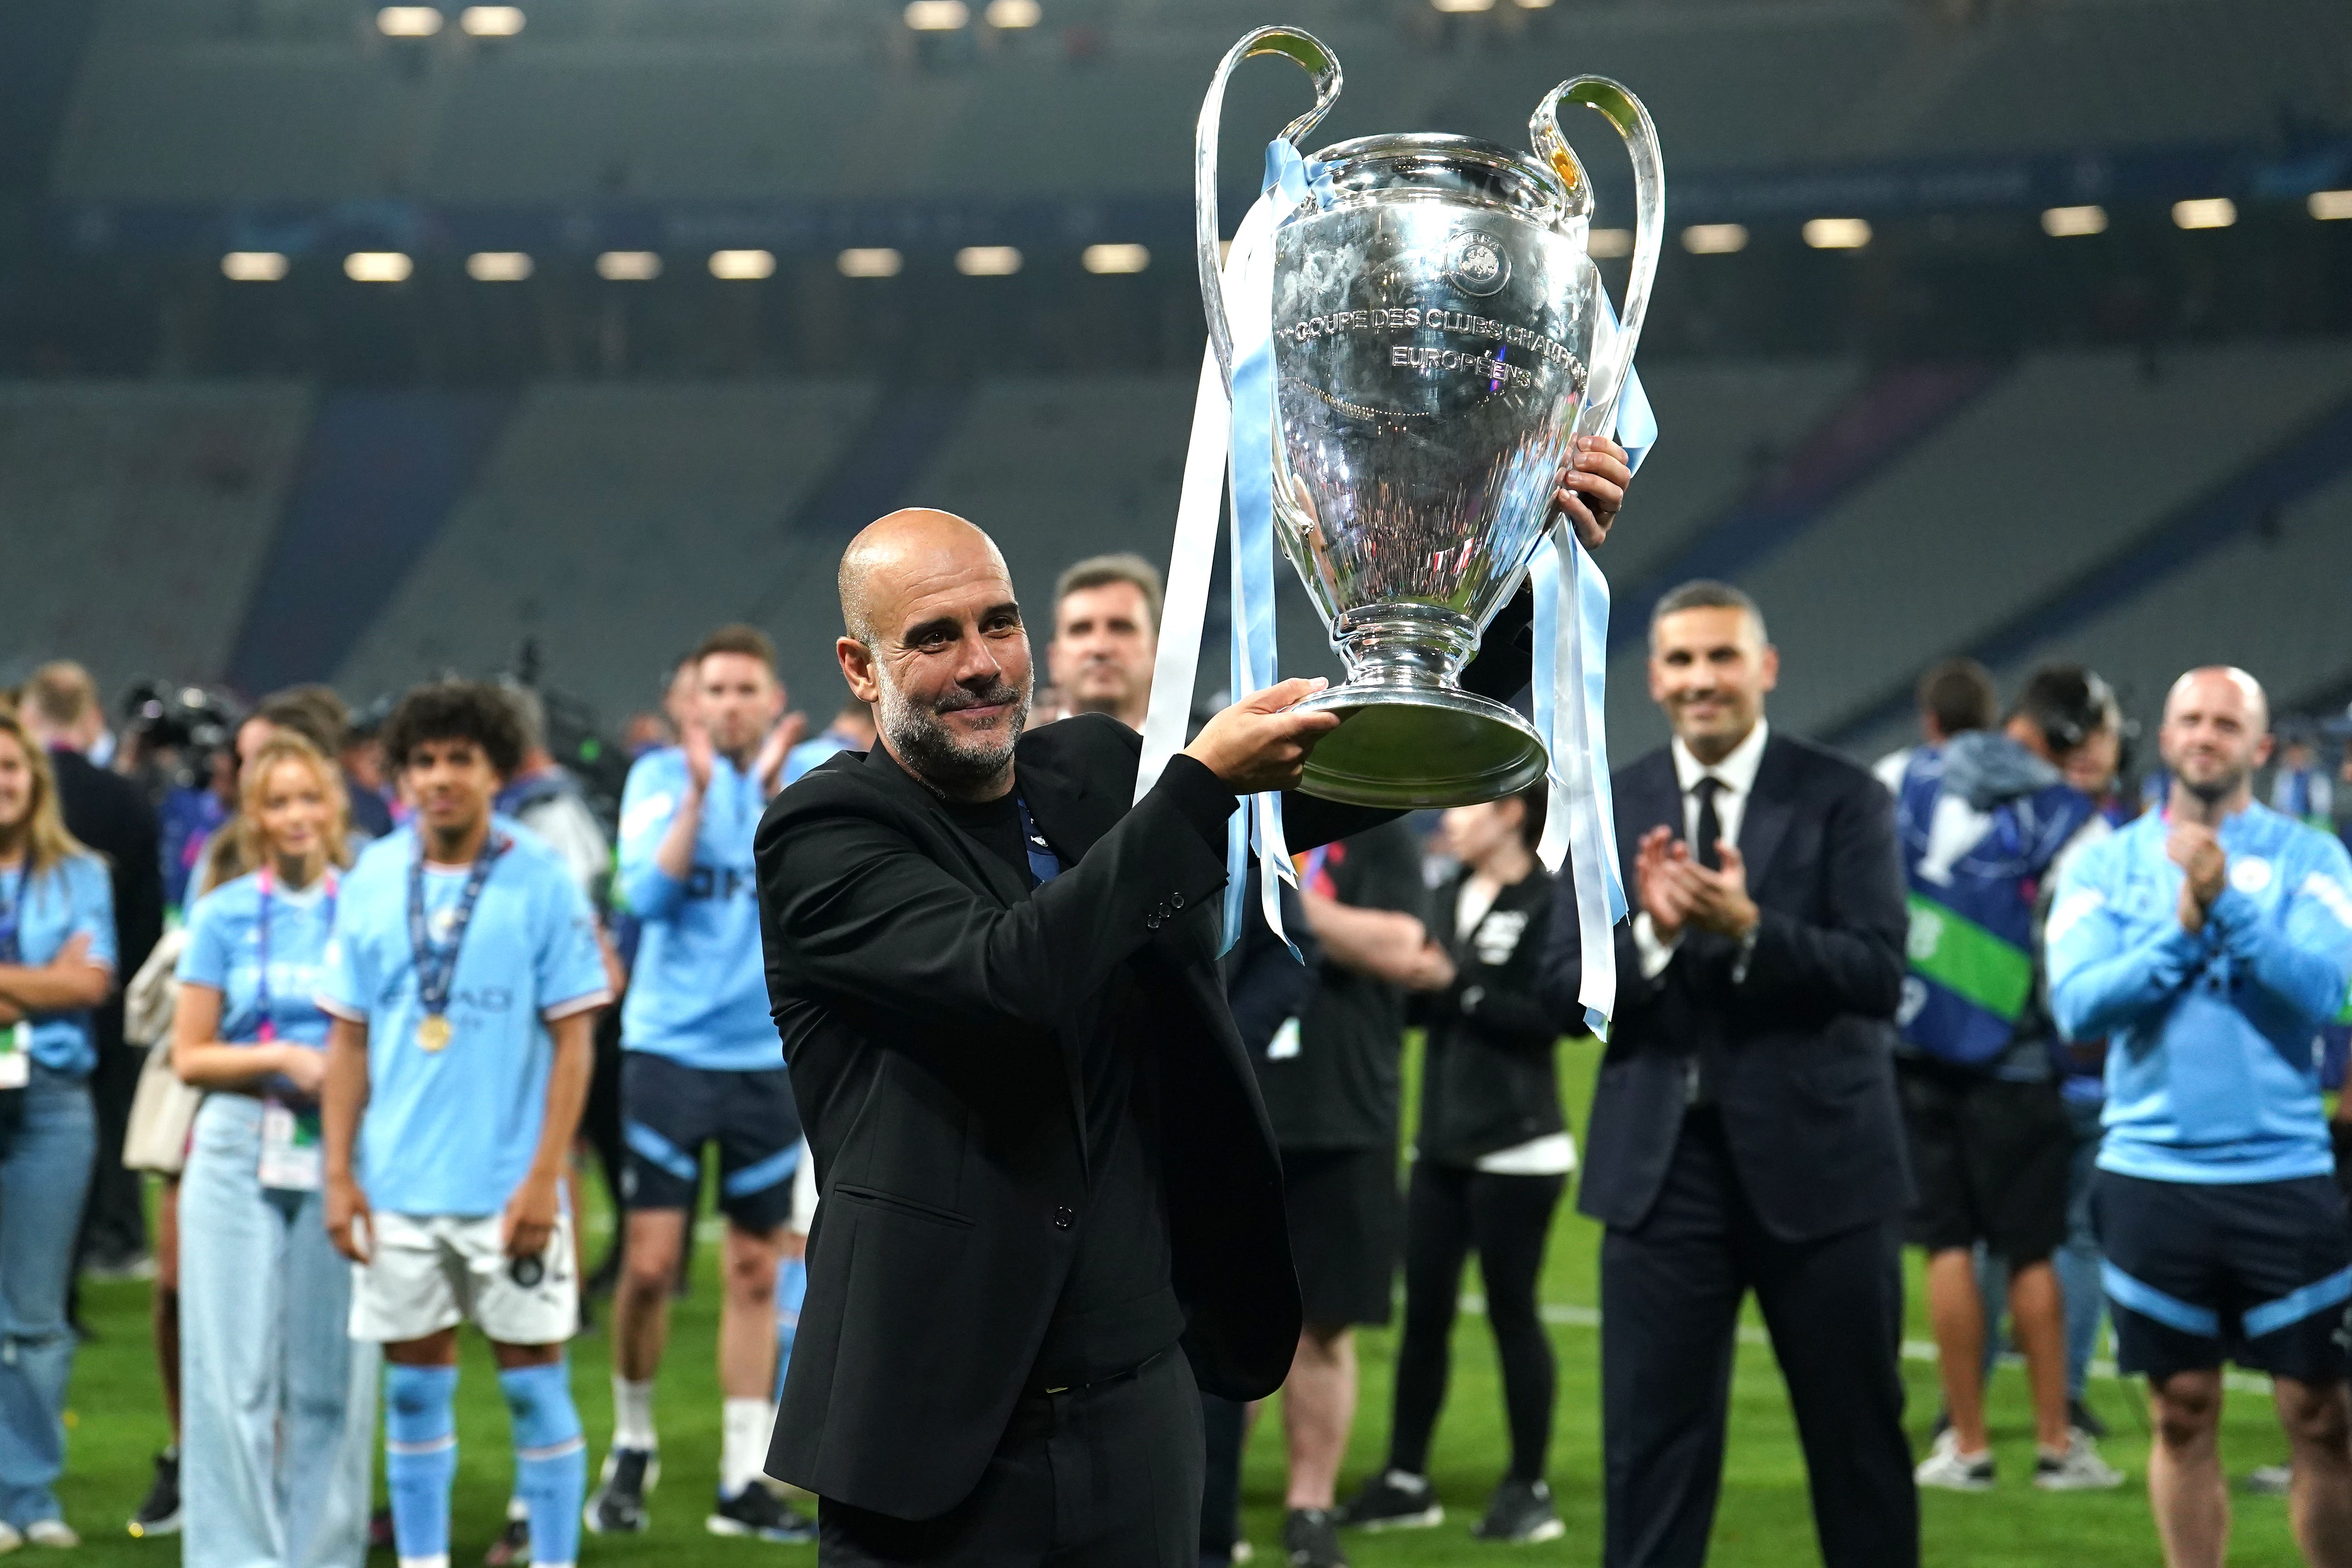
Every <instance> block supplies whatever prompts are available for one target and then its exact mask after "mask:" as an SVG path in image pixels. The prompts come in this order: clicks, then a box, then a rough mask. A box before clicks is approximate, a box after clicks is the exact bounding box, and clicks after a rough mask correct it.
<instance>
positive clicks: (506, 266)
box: [466, 250, 530, 283]
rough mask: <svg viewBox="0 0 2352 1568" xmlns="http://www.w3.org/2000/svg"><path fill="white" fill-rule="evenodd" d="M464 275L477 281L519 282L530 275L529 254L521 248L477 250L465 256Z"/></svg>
mask: <svg viewBox="0 0 2352 1568" xmlns="http://www.w3.org/2000/svg"><path fill="white" fill-rule="evenodd" d="M466 276H467V277H468V278H470V279H473V280H474V281H475V282H477V283H520V282H521V281H522V280H523V279H526V278H529V277H530V253H529V252H527V251H521V250H478V251H476V252H474V254H473V255H471V256H468V257H467V258H466Z"/></svg>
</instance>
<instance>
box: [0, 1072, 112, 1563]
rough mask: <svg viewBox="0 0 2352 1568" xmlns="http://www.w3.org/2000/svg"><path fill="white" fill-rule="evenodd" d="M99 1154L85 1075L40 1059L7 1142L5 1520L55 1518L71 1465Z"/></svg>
mask: <svg viewBox="0 0 2352 1568" xmlns="http://www.w3.org/2000/svg"><path fill="white" fill-rule="evenodd" d="M97 1152H98V1121H97V1117H96V1116H95V1114H94V1113H93V1112H92V1111H91V1110H90V1105H89V1088H88V1087H87V1085H86V1084H85V1082H84V1080H83V1079H82V1078H81V1077H79V1076H78V1075H74V1074H69V1073H61V1072H58V1071H55V1070H53V1069H51V1068H45V1067H43V1066H41V1065H40V1064H39V1063H38V1062H35V1063H34V1064H33V1079H32V1082H31V1083H29V1084H28V1085H26V1089H25V1101H24V1120H23V1121H22V1122H20V1123H19V1124H18V1125H17V1127H16V1131H14V1132H12V1133H10V1134H8V1135H6V1137H5V1141H0V1520H5V1521H6V1522H7V1523H9V1524H11V1525H14V1526H16V1528H17V1529H20V1530H21V1529H23V1528H24V1527H25V1526H26V1525H28V1524H33V1523H36V1522H37V1521H41V1520H45V1519H56V1518H58V1494H57V1493H56V1492H55V1491H53V1490H51V1489H50V1485H51V1483H52V1482H54V1481H55V1480H56V1479H58V1471H60V1470H62V1469H63V1468H65V1460H66V1433H65V1407H66V1383H67V1380H68V1379H69V1378H70V1377H71V1376H72V1375H73V1358H74V1332H73V1329H72V1327H71V1325H69V1324H68V1322H67V1321H66V1287H67V1285H68V1283H69V1282H70V1281H71V1279H72V1278H73V1252H74V1232H75V1231H76V1230H77V1229H79V1226H80V1225H81V1207H82V1199H83V1198H84V1196H85V1195H86V1194H88V1193H89V1171H90V1164H91V1163H92V1161H93V1160H94V1159H95V1158H96V1157H97Z"/></svg>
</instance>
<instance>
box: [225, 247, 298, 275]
mask: <svg viewBox="0 0 2352 1568" xmlns="http://www.w3.org/2000/svg"><path fill="white" fill-rule="evenodd" d="M221 276H222V277H224V278H226V279H228V280H229V281H230V282H232V283H275V282H277V281H278V279H280V278H283V277H285V276H286V258H285V257H284V256H283V255H281V254H279V253H278V252H277V251H275V250H232V251H230V252H229V253H228V254H227V255H226V256H224V257H222V258H221Z"/></svg>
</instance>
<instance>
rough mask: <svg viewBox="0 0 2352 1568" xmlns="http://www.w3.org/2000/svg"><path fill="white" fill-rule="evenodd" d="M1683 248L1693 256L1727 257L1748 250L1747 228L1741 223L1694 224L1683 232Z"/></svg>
mask: <svg viewBox="0 0 2352 1568" xmlns="http://www.w3.org/2000/svg"><path fill="white" fill-rule="evenodd" d="M1683 248H1684V249H1685V250H1687V251H1689V252H1690V253H1691V254H1692V255H1693V256H1728V255H1730V254H1731V253H1732V252H1733V251H1735V250H1745V249H1747V248H1748V226H1747V225H1746V224H1741V223H1695V224H1693V225H1691V226H1689V227H1688V228H1686V229H1685V230H1683Z"/></svg>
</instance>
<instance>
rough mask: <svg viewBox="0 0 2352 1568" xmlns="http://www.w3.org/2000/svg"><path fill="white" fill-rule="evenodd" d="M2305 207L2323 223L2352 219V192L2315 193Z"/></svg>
mask: <svg viewBox="0 0 2352 1568" xmlns="http://www.w3.org/2000/svg"><path fill="white" fill-rule="evenodd" d="M2304 207H2305V210H2307V211H2308V212H2309V213H2310V214H2311V216H2314V217H2315V218H2318V219H2320V220H2321V221H2323V222H2326V221H2330V220H2333V219H2336V218H2347V217H2352V191H2314V192H2312V193H2311V199H2310V200H2309V201H2307V202H2305V203H2304Z"/></svg>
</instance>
